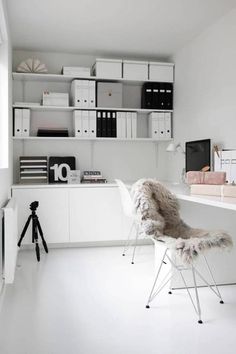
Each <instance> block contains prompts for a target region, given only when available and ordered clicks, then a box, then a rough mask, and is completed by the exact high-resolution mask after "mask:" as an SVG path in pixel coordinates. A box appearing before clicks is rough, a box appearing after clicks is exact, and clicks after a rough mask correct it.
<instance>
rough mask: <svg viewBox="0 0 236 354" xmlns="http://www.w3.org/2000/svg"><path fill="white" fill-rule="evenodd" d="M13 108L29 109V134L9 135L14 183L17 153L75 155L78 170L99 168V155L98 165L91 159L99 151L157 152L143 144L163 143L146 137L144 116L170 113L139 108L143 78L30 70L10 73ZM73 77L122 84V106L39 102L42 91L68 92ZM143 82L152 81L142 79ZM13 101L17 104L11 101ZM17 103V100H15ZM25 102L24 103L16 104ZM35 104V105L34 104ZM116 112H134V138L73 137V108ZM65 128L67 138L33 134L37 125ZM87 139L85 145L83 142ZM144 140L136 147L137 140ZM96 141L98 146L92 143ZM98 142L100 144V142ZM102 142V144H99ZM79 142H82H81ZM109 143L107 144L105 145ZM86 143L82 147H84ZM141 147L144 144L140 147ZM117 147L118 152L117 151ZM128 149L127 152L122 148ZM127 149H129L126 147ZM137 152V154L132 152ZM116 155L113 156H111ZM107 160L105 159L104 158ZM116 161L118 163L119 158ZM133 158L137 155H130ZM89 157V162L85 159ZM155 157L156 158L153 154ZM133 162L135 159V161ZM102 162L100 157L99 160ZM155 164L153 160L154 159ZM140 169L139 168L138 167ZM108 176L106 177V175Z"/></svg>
mask: <svg viewBox="0 0 236 354" xmlns="http://www.w3.org/2000/svg"><path fill="white" fill-rule="evenodd" d="M12 76H13V106H12V107H13V111H14V109H16V108H28V109H30V112H31V116H30V136H17V137H15V136H13V142H14V183H17V182H18V169H19V167H18V160H19V156H21V155H27V154H28V155H31V154H32V155H37V154H38V155H40V154H41V153H42V152H43V153H44V154H46V155H48V156H50V155H57V151H58V154H59V155H62V154H64V155H75V156H76V160H78V161H79V168H80V169H82V170H83V169H89V168H90V169H93V168H97V169H100V165H101V164H102V159H103V156H100V157H99V158H98V160H99V165H96V162H94V159H95V157H94V156H96V157H97V156H98V155H99V154H104V151H106V155H107V156H108V155H109V154H110V153H112V151H114V149H116V156H118V155H119V154H122V155H123V158H126V155H127V156H129V154H130V151H131V150H132V152H133V153H135V154H137V155H139V156H140V157H141V156H142V152H143V153H145V152H144V151H146V154H147V153H149V152H150V151H154V152H155V155H156V154H157V147H154V148H152V147H151V146H150V147H147V144H149V143H151V144H155V146H156V145H157V144H159V143H162V142H166V141H167V140H166V139H160V140H157V139H153V138H150V137H149V129H148V119H149V118H148V117H149V114H150V113H151V112H163V113H165V112H171V113H172V115H173V110H160V109H143V108H141V92H142V86H143V84H144V81H142V80H127V79H124V78H121V79H117V78H112V77H111V78H103V77H95V76H88V77H72V76H67V75H62V74H61V75H60V74H34V73H16V72H13V74H12ZM74 79H80V80H94V81H96V82H120V83H122V85H123V107H122V108H120V107H113V108H108V107H94V108H79V107H75V106H67V107H62V106H43V105H41V98H42V93H43V92H44V91H51V92H63V93H69V92H70V86H71V82H72V81H73V80H74ZM145 82H155V81H153V80H146V81H145ZM15 102H17V103H15ZM18 102H19V103H18ZM20 102H25V103H20ZM35 103H37V105H35ZM75 110H87V111H98V110H99V111H116V112H118V111H119V112H137V138H133V139H123V138H122V139H120V138H115V137H114V138H105V137H104V138H100V137H99V138H90V137H86V138H79V137H75V136H74V130H73V129H74V128H73V111H75ZM52 126H53V127H55V128H65V127H67V129H68V132H69V137H37V130H38V129H39V128H42V127H45V128H50V127H52ZM169 140H170V139H168V141H169ZM86 142H87V144H86ZM114 142H117V143H120V144H124V143H127V145H126V144H125V145H124V147H122V148H121V146H120V145H119V147H118V145H117V148H115V147H112V145H113V144H114ZM141 142H142V143H144V144H142V145H141V146H143V147H141V146H140V147H139V145H138V143H141ZM96 143H99V145H95V144H96ZM100 143H101V144H100ZM102 143H103V144H106V145H105V146H106V147H100V146H103V144H102ZM81 144H82V145H81ZM108 144H110V145H108ZM131 144H135V148H131ZM85 146H86V148H85ZM144 146H146V147H145V148H144ZM117 149H119V151H118V150H117ZM125 149H129V151H128V150H127V151H125ZM130 149H131V150H130ZM135 151H137V153H136V152H135ZM115 158H116V157H114V159H115ZM106 159H107V163H109V158H108V157H106ZM118 159H119V163H121V160H120V157H119V158H118ZM129 159H130V157H129ZM134 159H135V160H137V156H136V157H134ZM88 160H89V162H88ZM156 160H157V157H156ZM136 162H137V161H136ZM103 163H104V159H103ZM112 164H114V161H112ZM154 164H155V161H154ZM140 168H141V167H140ZM106 177H107V178H108V179H109V177H110V176H106Z"/></svg>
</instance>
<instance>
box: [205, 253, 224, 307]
mask: <svg viewBox="0 0 236 354" xmlns="http://www.w3.org/2000/svg"><path fill="white" fill-rule="evenodd" d="M203 258H204V259H205V262H206V266H207V269H208V272H209V274H210V276H211V278H212V281H213V283H214V285H215V289H216V292H217V294H218V297H219V298H220V304H223V303H224V301H223V299H222V296H221V293H220V290H219V288H218V286H217V285H216V281H215V278H214V276H213V273H212V270H211V268H210V266H209V263H208V261H207V259H206V256H205V255H203Z"/></svg>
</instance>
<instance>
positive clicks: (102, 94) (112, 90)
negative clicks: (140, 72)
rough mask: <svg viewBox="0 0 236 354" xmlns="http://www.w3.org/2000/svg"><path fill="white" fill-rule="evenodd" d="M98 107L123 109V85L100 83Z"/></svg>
mask: <svg viewBox="0 0 236 354" xmlns="http://www.w3.org/2000/svg"><path fill="white" fill-rule="evenodd" d="M97 107H108V108H110V107H112V108H122V107H123V94H122V84H121V83H112V82H98V83H97Z"/></svg>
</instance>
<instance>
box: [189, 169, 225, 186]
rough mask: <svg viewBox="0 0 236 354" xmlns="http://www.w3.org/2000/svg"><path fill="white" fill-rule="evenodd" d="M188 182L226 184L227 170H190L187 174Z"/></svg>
mask: <svg viewBox="0 0 236 354" xmlns="http://www.w3.org/2000/svg"><path fill="white" fill-rule="evenodd" d="M186 176H187V183H188V184H225V182H226V173H225V172H202V171H189V172H187V174H186Z"/></svg>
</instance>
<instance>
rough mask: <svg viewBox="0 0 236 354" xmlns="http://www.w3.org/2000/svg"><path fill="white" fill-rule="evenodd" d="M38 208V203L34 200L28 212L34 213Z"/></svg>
mask: <svg viewBox="0 0 236 354" xmlns="http://www.w3.org/2000/svg"><path fill="white" fill-rule="evenodd" d="M38 206H39V202H38V201H37V200H36V201H35V202H32V203H31V204H30V210H32V211H36V209H37V208H38Z"/></svg>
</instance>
